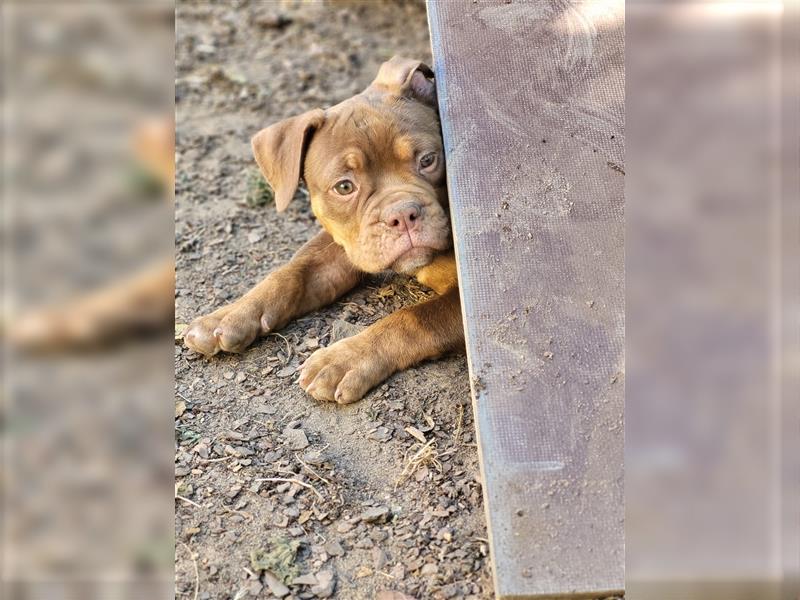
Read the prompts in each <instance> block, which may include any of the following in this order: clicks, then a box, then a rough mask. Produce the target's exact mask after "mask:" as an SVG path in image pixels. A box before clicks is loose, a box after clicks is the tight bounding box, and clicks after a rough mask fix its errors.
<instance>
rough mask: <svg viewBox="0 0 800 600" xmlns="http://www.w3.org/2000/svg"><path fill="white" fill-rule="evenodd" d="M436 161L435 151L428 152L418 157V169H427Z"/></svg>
mask: <svg viewBox="0 0 800 600" xmlns="http://www.w3.org/2000/svg"><path fill="white" fill-rule="evenodd" d="M435 162H436V152H428V153H427V154H425V155H424V156H423V157H422V158H420V159H419V168H420V169H429V168H430V167H432V166H433V164H434V163H435Z"/></svg>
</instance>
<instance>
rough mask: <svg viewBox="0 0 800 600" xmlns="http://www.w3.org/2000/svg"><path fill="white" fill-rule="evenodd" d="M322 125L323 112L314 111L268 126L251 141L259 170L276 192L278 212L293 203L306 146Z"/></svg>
mask: <svg viewBox="0 0 800 600" xmlns="http://www.w3.org/2000/svg"><path fill="white" fill-rule="evenodd" d="M324 122H325V111H323V110H322V109H319V108H317V109H314V110H310V111H308V112H305V113H303V114H302V115H298V116H296V117H291V118H289V119H285V120H284V121H280V122H279V123H275V124H274V125H270V126H269V127H267V128H266V129H262V130H261V131H259V132H258V133H257V134H256V135H255V136H254V137H253V139H252V140H251V142H250V144H251V145H252V146H253V154H254V155H255V157H256V162H257V163H258V167H259V168H260V169H261V173H263V175H264V177H265V178H266V180H267V181H268V182H269V184H270V185H271V186H272V190H273V191H274V192H275V204H276V205H277V208H278V212H282V211H284V210H286V207H287V206H289V202H291V201H292V197H293V196H294V193H295V191H297V184H298V183H299V181H300V176H301V175H302V173H303V158H304V157H305V152H306V146H307V145H308V142H309V140H310V139H311V135H312V134H313V133H314V130H316V129H318V128H319V127H321V126H322V124H323V123H324Z"/></svg>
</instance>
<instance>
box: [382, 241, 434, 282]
mask: <svg viewBox="0 0 800 600" xmlns="http://www.w3.org/2000/svg"><path fill="white" fill-rule="evenodd" d="M435 255H436V250H434V249H433V248H428V247H425V246H414V247H413V248H410V249H409V250H406V251H405V252H403V253H402V254H401V255H400V256H398V257H397V258H396V259H395V261H394V262H393V263H392V265H391V267H390V268H391V270H392V271H396V272H398V273H403V274H405V275H413V274H414V273H416V272H417V271H419V270H420V269H421V268H422V267H424V266H427V265H429V264H430V263H431V261H432V260H433V257H434V256H435Z"/></svg>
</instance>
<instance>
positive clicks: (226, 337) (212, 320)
mask: <svg viewBox="0 0 800 600" xmlns="http://www.w3.org/2000/svg"><path fill="white" fill-rule="evenodd" d="M263 313H264V311H263V309H262V308H261V305H260V304H259V303H257V302H251V301H245V300H239V301H238V302H234V303H233V304H229V305H228V306H223V307H222V308H220V309H218V310H215V311H214V312H213V313H211V314H209V315H206V316H204V317H199V318H197V319H195V320H194V321H192V322H191V323H190V324H189V327H188V328H187V329H186V333H185V334H184V336H183V341H184V342H185V343H186V345H187V346H188V347H189V348H191V349H192V350H194V351H196V352H200V353H201V354H205V355H206V356H213V355H214V354H216V353H217V352H219V351H220V350H224V351H225V352H243V351H244V350H245V349H246V348H247V347H248V346H249V345H250V344H252V343H253V341H254V340H255V339H256V337H258V335H259V334H261V333H267V331H268V328H267V330H265V326H266V322H265V320H264V318H263V317H264V314H263Z"/></svg>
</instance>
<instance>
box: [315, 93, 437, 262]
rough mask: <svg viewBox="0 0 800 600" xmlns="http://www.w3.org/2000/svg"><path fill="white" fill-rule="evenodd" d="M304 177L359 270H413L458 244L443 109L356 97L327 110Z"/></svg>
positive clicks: (322, 216)
mask: <svg viewBox="0 0 800 600" xmlns="http://www.w3.org/2000/svg"><path fill="white" fill-rule="evenodd" d="M304 175H305V181H306V185H307V187H308V190H309V193H310V196H311V207H312V210H313V211H314V214H315V215H316V216H317V218H318V219H319V221H320V223H321V224H322V226H323V227H324V228H325V229H326V230H327V231H328V232H329V233H330V234H331V235H332V236H333V238H334V239H335V240H336V242H337V243H338V244H340V245H341V246H343V247H344V248H345V251H346V252H347V255H348V257H349V258H350V260H351V261H352V262H353V264H354V265H356V266H357V267H359V268H360V269H362V270H364V271H366V272H370V273H377V272H380V271H385V270H393V271H398V272H401V273H409V274H412V273H414V272H415V271H417V270H418V269H420V268H421V267H423V266H425V265H427V264H428V263H429V262H430V261H431V260H432V259H433V257H434V256H435V255H436V254H437V253H439V252H441V251H443V250H447V249H448V248H449V247H450V246H451V241H450V223H449V217H448V212H447V193H446V187H445V165H444V155H443V153H442V139H441V133H440V129H439V120H438V117H437V115H436V111H435V110H434V109H433V108H431V107H429V106H426V105H424V104H422V103H420V102H416V101H413V100H405V99H398V98H387V97H368V96H356V97H355V98H351V99H350V100H347V101H345V102H343V103H342V104H339V105H337V106H335V107H333V108H331V109H329V110H328V111H326V113H325V120H324V123H323V124H322V126H321V127H319V128H318V129H317V130H316V131H315V132H314V135H313V137H312V138H311V140H310V143H309V145H308V148H307V151H306V159H305V168H304Z"/></svg>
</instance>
